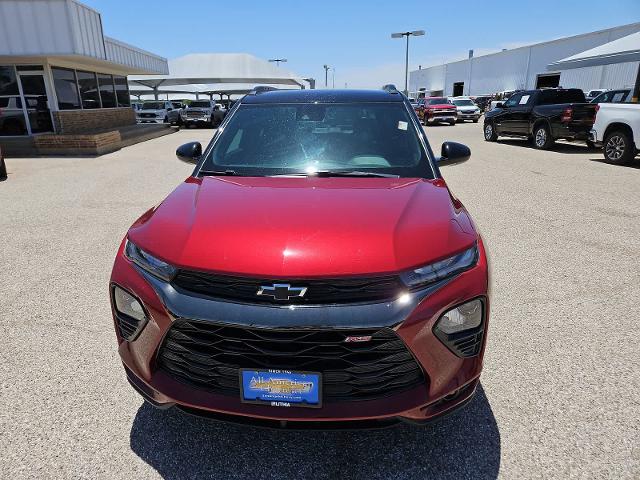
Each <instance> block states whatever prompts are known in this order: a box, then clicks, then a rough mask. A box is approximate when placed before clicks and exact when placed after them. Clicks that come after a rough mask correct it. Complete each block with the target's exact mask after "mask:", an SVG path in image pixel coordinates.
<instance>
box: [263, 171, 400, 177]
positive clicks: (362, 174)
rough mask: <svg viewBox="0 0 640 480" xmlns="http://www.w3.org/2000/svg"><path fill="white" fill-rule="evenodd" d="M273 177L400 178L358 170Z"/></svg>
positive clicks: (388, 174)
mask: <svg viewBox="0 0 640 480" xmlns="http://www.w3.org/2000/svg"><path fill="white" fill-rule="evenodd" d="M272 176H273V177H378V178H400V175H393V174H391V173H380V172H360V171H358V170H318V171H317V172H312V173H306V172H296V173H283V174H281V175H272Z"/></svg>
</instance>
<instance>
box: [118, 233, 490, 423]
mask: <svg viewBox="0 0 640 480" xmlns="http://www.w3.org/2000/svg"><path fill="white" fill-rule="evenodd" d="M478 247H479V249H480V259H479V261H478V265H477V266H476V267H474V268H472V269H471V270H468V271H466V272H464V273H462V274H460V275H458V276H457V277H454V278H453V279H451V280H447V281H445V282H443V283H441V284H439V285H437V286H436V287H434V288H430V289H428V290H425V291H423V292H422V293H421V294H420V295H418V294H413V295H412V297H413V298H412V299H411V301H410V302H409V303H407V304H399V303H398V302H397V301H395V302H388V303H378V304H359V305H356V304H354V305H340V306H323V307H321V308H319V307H307V308H296V309H289V308H283V307H279V306H275V307H270V306H264V305H244V304H238V303H233V302H222V301H213V300H210V299H206V298H196V297H191V296H187V295H184V294H182V293H180V292H177V291H176V290H175V289H173V287H171V285H169V284H166V283H164V282H161V281H159V280H157V279H155V278H154V277H151V276H150V275H148V274H146V273H144V272H142V271H141V270H140V269H138V268H137V267H136V266H134V265H133V264H131V263H130V262H129V261H128V260H127V259H126V258H125V257H124V256H123V254H122V246H121V248H120V251H119V252H118V255H117V258H116V261H115V264H114V269H113V273H112V278H111V282H112V284H115V285H119V286H121V287H122V288H124V289H126V290H128V291H129V292H132V293H135V295H136V296H137V297H138V299H139V300H140V301H142V303H143V304H144V306H145V308H146V311H147V313H148V316H149V321H148V323H147V324H146V326H145V327H144V329H143V330H142V331H141V333H140V334H139V336H138V337H137V338H135V339H134V340H133V341H131V342H129V341H125V340H123V339H122V338H120V336H118V342H119V353H120V356H121V359H122V362H123V364H124V366H125V371H126V373H127V377H128V379H129V382H130V383H131V384H132V385H133V386H134V388H135V389H136V390H137V391H138V392H139V393H140V394H141V395H142V396H143V397H145V399H147V400H148V401H149V402H150V403H151V404H153V405H155V406H157V407H159V408H165V407H172V406H177V407H179V408H182V409H183V410H187V411H189V412H190V413H193V412H200V413H202V414H206V415H214V416H215V415H218V416H224V417H228V416H230V418H232V419H237V420H241V419H242V420H246V419H247V418H250V419H253V420H254V421H255V422H269V421H277V422H283V421H284V422H296V424H300V425H301V423H299V422H310V421H312V422H322V423H325V422H350V423H351V422H356V423H362V422H364V423H366V422H371V421H375V423H380V422H383V423H384V422H387V421H389V422H391V421H397V420H402V421H409V422H417V423H421V422H426V421H429V420H431V419H433V418H435V417H439V416H441V415H443V414H446V413H448V412H450V411H452V410H454V409H456V408H457V407H459V406H461V405H462V404H464V403H466V402H467V401H469V399H470V398H471V397H472V396H473V393H474V392H475V388H476V385H477V383H478V378H479V376H480V372H481V370H482V359H483V355H484V349H485V344H486V330H487V327H488V321H489V298H488V295H487V293H488V279H487V271H488V268H487V260H486V255H485V252H484V247H483V245H482V242H481V241H480V242H479V245H478ZM185 297H186V298H185ZM475 297H482V298H483V299H484V301H485V315H484V335H483V338H482V345H481V348H480V352H479V354H478V355H476V356H474V357H468V358H461V357H458V356H456V355H455V354H454V353H452V351H451V350H449V348H448V347H446V346H445V345H444V344H443V343H442V342H441V341H440V340H438V338H437V337H436V336H435V335H434V333H433V331H432V330H433V327H434V325H435V323H436V321H437V320H438V319H439V318H440V316H441V315H442V314H443V313H444V312H445V311H447V310H449V309H450V308H452V307H454V306H456V305H458V304H460V303H463V302H465V301H467V300H469V299H471V298H475ZM112 308H113V307H112ZM261 312H262V313H263V314H262V315H261ZM176 318H182V319H184V318H191V319H197V320H200V321H215V322H217V323H220V322H222V323H228V324H230V325H245V326H246V325H247V324H248V322H250V324H251V325H252V326H259V327H264V328H269V327H277V326H279V327H280V328H282V325H287V326H291V325H295V326H296V327H317V328H322V329H324V328H327V329H331V328H345V327H348V328H364V327H381V328H382V327H388V328H392V329H393V330H394V331H395V333H396V335H397V336H398V337H399V338H400V339H401V340H402V341H403V342H404V344H405V345H406V347H407V348H408V350H409V351H410V352H411V353H412V354H413V356H414V358H415V360H416V361H417V363H418V364H419V366H420V367H421V368H422V370H423V373H424V377H425V380H426V381H425V383H424V384H422V385H419V386H417V387H415V388H412V389H410V390H404V391H401V392H400V393H397V394H393V395H391V396H388V397H385V398H379V399H373V400H359V401H341V402H326V403H324V404H323V406H322V407H321V408H314V409H309V408H297V407H291V408H283V407H272V406H265V405H255V404H247V403H242V402H241V400H240V398H239V396H229V395H221V394H215V393H211V392H209V391H207V390H204V389H198V388H194V387H192V386H191V385H188V384H186V383H184V382H181V381H178V380H176V379H175V378H174V377H172V376H170V375H169V374H168V373H167V372H166V371H164V370H162V369H160V368H158V367H157V359H158V352H159V349H160V346H161V345H162V343H163V340H164V339H165V336H166V334H167V332H168V330H169V328H170V327H171V326H172V324H173V322H174V321H175V320H176ZM114 319H115V311H114ZM247 319H250V320H247ZM116 331H117V328H116ZM326 424H327V425H328V423H326Z"/></svg>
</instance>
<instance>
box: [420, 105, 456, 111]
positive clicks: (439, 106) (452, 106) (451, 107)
mask: <svg viewBox="0 0 640 480" xmlns="http://www.w3.org/2000/svg"><path fill="white" fill-rule="evenodd" d="M425 108H448V109H450V110H455V109H456V107H455V105H451V104H450V103H438V104H435V105H425Z"/></svg>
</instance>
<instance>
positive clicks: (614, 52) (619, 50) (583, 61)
mask: <svg viewBox="0 0 640 480" xmlns="http://www.w3.org/2000/svg"><path fill="white" fill-rule="evenodd" d="M638 61H640V32H636V33H632V34H631V35H627V36H626V37H622V38H619V39H617V40H614V41H612V42H609V43H605V44H604V45H600V46H598V47H595V48H591V49H589V50H585V51H584V52H581V53H577V54H575V55H572V56H570V57H567V58H563V59H562V60H558V61H556V62H553V63H550V64H549V65H547V70H570V69H572V68H582V67H597V66H601V65H611V64H613V63H626V62H638ZM639 96H640V65H639V66H638V75H637V76H636V85H635V88H634V90H633V101H634V102H637V101H638V97H639Z"/></svg>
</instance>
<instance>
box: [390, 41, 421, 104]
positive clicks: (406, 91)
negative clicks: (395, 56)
mask: <svg viewBox="0 0 640 480" xmlns="http://www.w3.org/2000/svg"><path fill="white" fill-rule="evenodd" d="M422 35H424V30H414V31H413V32H400V33H392V34H391V38H402V37H407V50H406V53H405V59H404V94H405V95H406V96H409V37H411V36H414V37H421V36H422Z"/></svg>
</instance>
